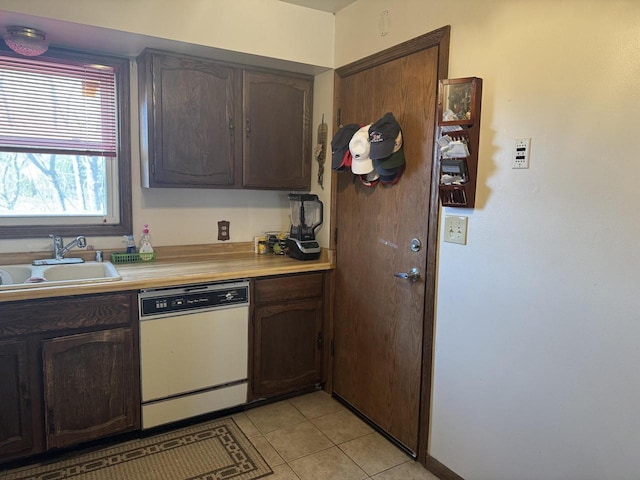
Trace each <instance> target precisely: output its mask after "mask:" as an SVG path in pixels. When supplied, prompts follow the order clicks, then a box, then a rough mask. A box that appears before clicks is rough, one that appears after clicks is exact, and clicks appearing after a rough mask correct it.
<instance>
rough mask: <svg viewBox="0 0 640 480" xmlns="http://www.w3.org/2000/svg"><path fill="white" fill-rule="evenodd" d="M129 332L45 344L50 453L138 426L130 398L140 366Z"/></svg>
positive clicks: (135, 405)
mask: <svg viewBox="0 0 640 480" xmlns="http://www.w3.org/2000/svg"><path fill="white" fill-rule="evenodd" d="M133 350H134V348H133V333H132V331H131V329H130V328H117V329H112V330H102V331H97V332H89V333H81V334H77V335H68V336H64V337H59V338H52V339H49V340H45V341H43V344H42V359H43V366H44V369H43V373H44V374H43V381H44V403H45V406H46V408H45V431H46V445H47V447H48V448H56V447H66V446H69V445H75V444H78V443H82V442H85V441H88V440H93V439H96V438H101V437H105V436H108V435H112V434H114V433H118V432H123V431H126V430H130V429H132V428H134V427H135V426H136V410H137V409H138V408H140V405H139V403H134V401H135V395H132V394H131V388H132V385H131V380H130V379H133V378H134V376H135V375H134V371H133V369H134V368H135V362H134V351H133Z"/></svg>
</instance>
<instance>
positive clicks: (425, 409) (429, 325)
mask: <svg viewBox="0 0 640 480" xmlns="http://www.w3.org/2000/svg"><path fill="white" fill-rule="evenodd" d="M450 35H451V26H450V25H447V26H444V27H441V28H439V29H437V30H433V31H432V32H429V33H426V34H424V35H421V36H419V37H416V38H414V39H411V40H408V41H406V42H404V43H401V44H398V45H396V46H393V47H390V48H388V49H386V50H383V51H381V52H378V53H375V54H373V55H370V56H368V57H365V58H362V59H360V60H357V61H355V62H353V63H350V64H348V65H345V66H343V67H340V68H337V69H336V70H335V72H334V91H333V119H334V124H333V131H334V132H336V131H337V130H338V127H339V124H340V111H339V107H338V103H339V99H340V93H341V82H342V78H344V77H348V76H350V75H353V74H355V73H358V72H361V71H363V70H367V69H369V68H372V67H375V66H378V65H381V64H383V63H386V62H389V61H392V60H397V59H399V58H402V57H405V56H408V55H411V54H413V53H416V52H419V51H421V50H426V49H428V48H434V47H435V48H437V49H438V67H437V69H438V72H437V76H438V80H441V79H444V78H447V74H448V66H449V41H450ZM434 98H436V99H437V94H436V95H435V97H434ZM432 109H433V119H434V124H435V122H436V117H437V115H436V112H437V100H436V101H435V102H434V104H433V105H432ZM434 127H435V125H434ZM437 132H438V129H437V128H434V139H433V140H434V144H435V140H436V138H435V135H437ZM337 175H338V174H337V173H336V172H332V179H331V185H332V189H331V205H330V212H331V215H330V232H331V234H330V235H329V237H330V238H329V248H330V249H331V250H333V251H336V238H337V234H336V231H335V229H336V227H335V219H336V216H335V215H336V212H337V189H336V188H335V186H336V185H337V183H338V178H337ZM438 179H439V164H438V157H437V149H436V148H434V149H433V160H432V168H431V195H430V199H429V215H428V217H427V219H426V220H427V222H428V236H427V246H428V251H427V264H426V267H425V277H424V281H425V297H424V299H425V305H424V318H423V331H424V334H423V345H422V385H421V389H420V418H419V426H418V428H419V430H418V452H417V460H418V461H419V462H420V463H421V464H422V465H425V466H426V465H428V466H429V467H430V468H431V467H436V465H435V464H439V462H437V461H436V460H435V459H433V458H432V457H430V456H429V455H428V453H427V449H428V440H429V425H430V411H431V383H432V374H433V372H432V367H433V365H432V364H433V329H434V323H435V322H434V321H435V318H434V315H435V288H436V274H437V270H436V267H437V257H438V251H437V250H438V248H437V247H438V225H439V214H440V204H439V197H438ZM333 275H334V274H333V272H332V274H331V277H332V279H333ZM331 285H332V287H333V286H334V285H335V284H334V282H333V281H332V282H331ZM333 300H334V295H333V292H332V294H331V296H330V301H328V302H327V304H330V308H328V309H327V310H328V311H327V312H326V313H328V314H329V322H328V323H329V325H328V330H327V331H328V332H331V344H333V306H334V304H333V303H334V302H333ZM327 306H328V307H329V305H327ZM326 343H327V344H329V342H326ZM325 368H327V370H325V372H326V374H327V382H326V385H325V390H326V391H328V392H329V393H331V391H332V372H333V357H332V356H331V360H330V361H328V362H325ZM434 462H435V464H434Z"/></svg>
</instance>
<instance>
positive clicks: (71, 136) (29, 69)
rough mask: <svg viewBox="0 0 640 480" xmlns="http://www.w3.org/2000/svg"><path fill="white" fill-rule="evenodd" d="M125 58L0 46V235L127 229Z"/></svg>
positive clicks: (128, 179)
mask: <svg viewBox="0 0 640 480" xmlns="http://www.w3.org/2000/svg"><path fill="white" fill-rule="evenodd" d="M129 122H130V119H129V61H128V59H122V58H114V57H106V56H101V55H88V54H81V53H74V52H68V51H62V50H59V51H56V50H52V51H50V52H48V53H47V55H46V56H41V57H22V56H20V55H16V54H13V53H12V52H5V51H0V225H2V228H0V238H24V237H36V236H47V235H48V234H51V233H55V234H60V235H65V234H68V235H79V234H84V235H100V236H108V235H121V234H126V233H130V232H131V175H130V158H129V157H130V154H129V148H130V147H129Z"/></svg>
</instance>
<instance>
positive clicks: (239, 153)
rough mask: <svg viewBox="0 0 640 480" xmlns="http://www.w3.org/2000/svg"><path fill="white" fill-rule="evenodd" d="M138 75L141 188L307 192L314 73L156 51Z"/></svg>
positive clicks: (142, 62)
mask: <svg viewBox="0 0 640 480" xmlns="http://www.w3.org/2000/svg"><path fill="white" fill-rule="evenodd" d="M138 76H139V99H140V131H141V157H142V184H143V186H145V187H180V188H190V187H191V188H249V189H280V190H308V189H309V187H310V184H311V102H312V92H313V78H312V77H309V76H306V75H297V74H288V73H284V72H275V71H256V70H253V69H247V68H245V67H243V66H241V65H232V64H225V63H220V62H214V61H211V60H207V59H202V58H195V57H188V56H184V55H177V54H173V53H168V52H161V51H155V50H146V51H145V52H143V54H142V55H141V56H140V57H139V58H138Z"/></svg>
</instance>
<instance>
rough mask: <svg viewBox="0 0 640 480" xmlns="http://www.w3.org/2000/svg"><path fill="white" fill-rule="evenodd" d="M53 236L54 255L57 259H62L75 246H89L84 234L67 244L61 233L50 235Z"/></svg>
mask: <svg viewBox="0 0 640 480" xmlns="http://www.w3.org/2000/svg"><path fill="white" fill-rule="evenodd" d="M49 237H51V238H53V255H54V257H55V259H56V260H62V259H63V258H64V255H65V253H67V252H68V251H69V250H71V249H72V248H73V247H78V248H84V247H86V246H87V239H86V238H85V237H83V236H82V235H80V236H78V237H76V238H75V240H73V241H72V242H71V243H69V244H68V245H67V246H65V244H64V240H63V239H62V237H61V236H59V235H49Z"/></svg>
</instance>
